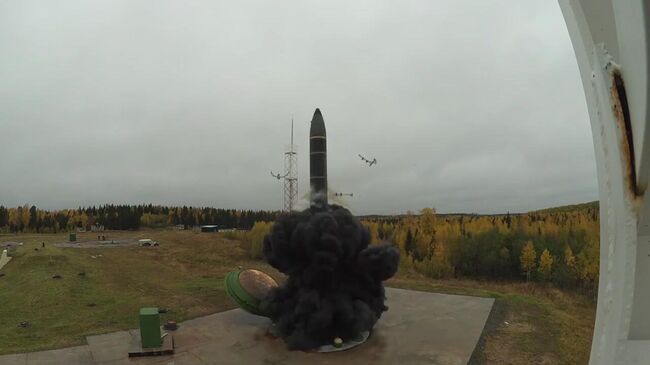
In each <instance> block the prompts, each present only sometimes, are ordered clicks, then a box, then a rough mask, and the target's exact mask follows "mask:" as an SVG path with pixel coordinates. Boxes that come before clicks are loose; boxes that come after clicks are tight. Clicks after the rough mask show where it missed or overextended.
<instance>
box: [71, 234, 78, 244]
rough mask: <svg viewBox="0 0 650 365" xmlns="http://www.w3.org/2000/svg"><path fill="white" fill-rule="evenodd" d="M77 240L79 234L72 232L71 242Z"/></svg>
mask: <svg viewBox="0 0 650 365" xmlns="http://www.w3.org/2000/svg"><path fill="white" fill-rule="evenodd" d="M76 240H77V234H76V233H74V232H70V242H74V241H76Z"/></svg>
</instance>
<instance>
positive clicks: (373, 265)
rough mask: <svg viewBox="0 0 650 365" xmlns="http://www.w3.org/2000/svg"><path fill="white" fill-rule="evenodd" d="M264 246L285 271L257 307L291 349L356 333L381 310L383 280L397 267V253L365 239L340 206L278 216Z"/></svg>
mask: <svg viewBox="0 0 650 365" xmlns="http://www.w3.org/2000/svg"><path fill="white" fill-rule="evenodd" d="M263 252H264V257H265V258H266V260H267V261H268V262H269V264H271V265H272V266H273V267H275V268H276V269H278V270H280V271H281V272H283V273H285V274H287V275H288V279H287V281H286V282H285V283H284V284H283V285H282V286H280V287H278V288H276V289H274V290H273V291H272V292H271V293H270V295H269V296H268V297H267V298H266V300H265V301H264V302H263V309H264V311H265V312H266V313H267V315H268V316H269V317H270V318H271V320H272V321H273V322H274V323H275V325H276V328H277V330H278V333H279V334H280V335H281V336H282V338H283V339H284V340H285V342H286V343H287V346H288V347H289V348H290V349H311V348H315V347H318V346H321V345H325V344H331V343H332V340H333V339H334V338H336V337H340V338H341V339H343V341H347V340H351V339H354V338H358V337H359V335H360V334H361V333H362V332H364V331H370V330H372V328H373V326H374V325H375V323H376V322H377V320H378V319H379V318H380V317H381V314H382V312H384V311H385V310H387V309H388V307H386V306H385V305H384V300H385V296H384V285H383V283H382V281H384V280H386V279H389V278H390V277H392V276H393V275H394V274H395V272H396V271H397V266H398V264H399V251H398V250H397V249H396V248H395V247H394V246H392V245H390V244H382V245H370V234H369V232H368V230H367V229H366V228H365V227H363V226H362V225H361V223H360V222H359V221H358V220H357V219H356V218H355V217H354V216H352V214H350V212H349V211H348V210H347V209H345V208H343V207H340V206H336V205H330V206H329V209H328V210H327V211H321V212H317V213H312V211H311V210H305V211H303V212H299V213H291V214H288V215H285V216H282V217H280V218H279V219H278V220H277V221H276V223H275V225H274V226H273V228H272V231H271V233H270V234H269V235H267V236H266V238H265V240H264V251H263Z"/></svg>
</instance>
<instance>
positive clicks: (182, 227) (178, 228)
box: [174, 224, 185, 231]
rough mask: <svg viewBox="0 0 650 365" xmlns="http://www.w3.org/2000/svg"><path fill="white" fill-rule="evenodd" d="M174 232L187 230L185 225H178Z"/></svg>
mask: <svg viewBox="0 0 650 365" xmlns="http://www.w3.org/2000/svg"><path fill="white" fill-rule="evenodd" d="M174 230H176V231H184V230H185V225H184V224H177V225H175V226H174Z"/></svg>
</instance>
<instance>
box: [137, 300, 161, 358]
mask: <svg viewBox="0 0 650 365" xmlns="http://www.w3.org/2000/svg"><path fill="white" fill-rule="evenodd" d="M140 339H141V340H142V347H143V348H151V347H161V346H162V338H161V337H160V314H159V313H158V308H153V307H149V308H140Z"/></svg>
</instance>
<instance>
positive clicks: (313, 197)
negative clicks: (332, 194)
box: [309, 109, 327, 210]
mask: <svg viewBox="0 0 650 365" xmlns="http://www.w3.org/2000/svg"><path fill="white" fill-rule="evenodd" d="M309 184H310V185H311V193H310V205H311V209H312V210H326V209H327V138H326V134H325V121H324V120H323V115H322V114H321V113H320V110H319V109H316V111H315V112H314V117H313V118H312V119H311V126H310V128H309Z"/></svg>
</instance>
